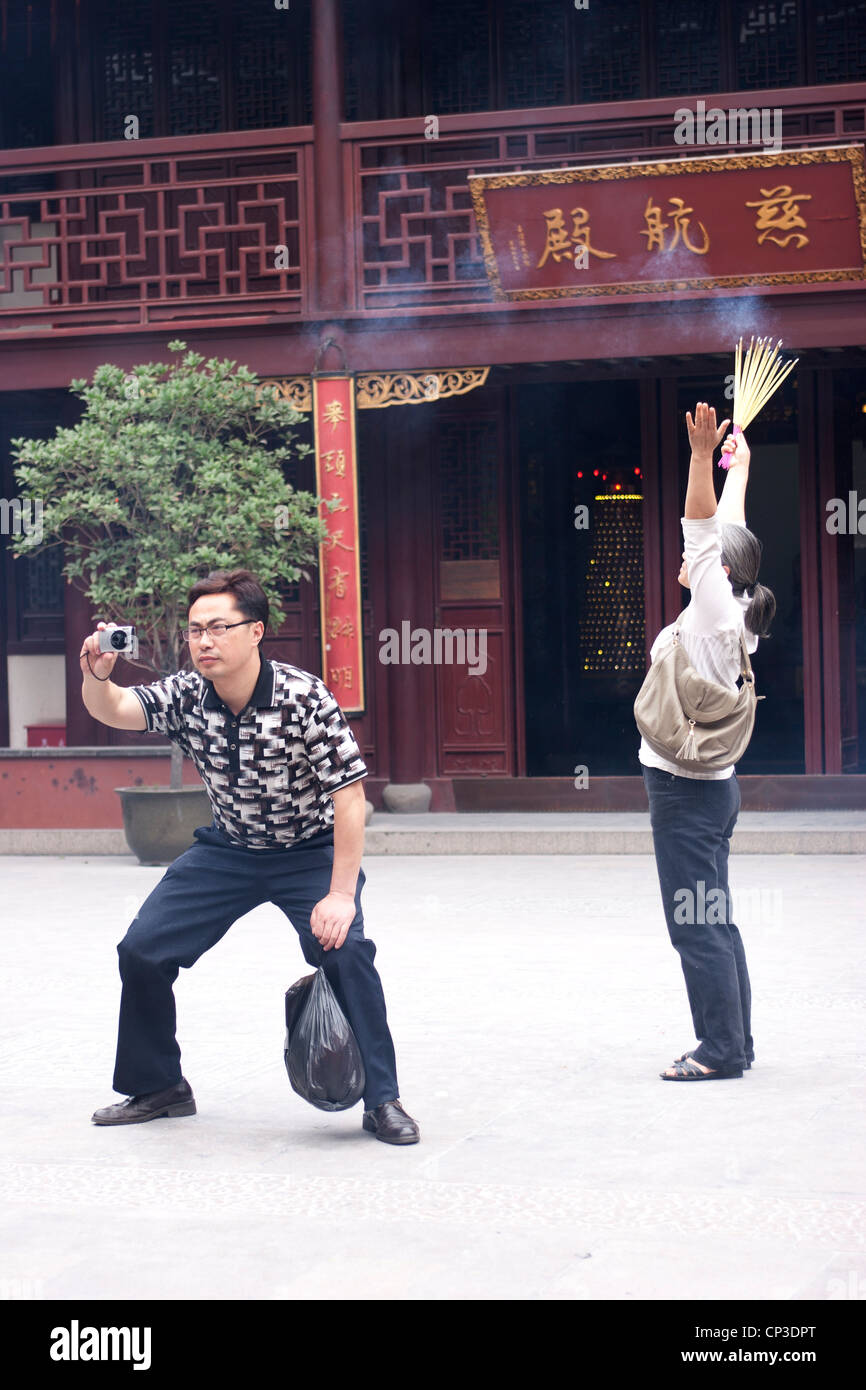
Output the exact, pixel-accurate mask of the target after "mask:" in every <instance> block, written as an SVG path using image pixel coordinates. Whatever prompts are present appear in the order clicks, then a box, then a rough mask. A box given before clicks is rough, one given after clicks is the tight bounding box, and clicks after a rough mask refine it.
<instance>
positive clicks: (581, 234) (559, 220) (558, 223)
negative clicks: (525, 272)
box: [536, 208, 616, 270]
mask: <svg viewBox="0 0 866 1390" xmlns="http://www.w3.org/2000/svg"><path fill="white" fill-rule="evenodd" d="M570 216H571V218H572V231H571V236H570V237H569V235H568V232H567V231H566V229H565V219H564V217H563V215H562V208H551V209H550V211H549V212H545V214H544V217H545V220H546V222H547V245H546V246H545V248H544V254H543V256H542V257H541V260H540V261H539V262H538V265H537V266H536V269H537V270H540V269H541V267H542V266H543V265H544V264H545V262H546V260H547V258H548V256H552V257H553V259H554V260H555V261H556V263H557V265H558V264H559V262H560V261H561V260H562V258H563V256H568V257H569V259H571V257H572V256H573V255H574V251H575V248H578V249H582V250H583V251H584V252H585V253H586V255H587V256H598V257H599V258H600V259H601V260H605V261H610V260H615V259H616V252H615V251H596V249H595V247H594V246H591V245H590V228H589V213H588V212H587V210H586V208H572V209H571V213H570Z"/></svg>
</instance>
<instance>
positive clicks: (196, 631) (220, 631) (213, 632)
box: [180, 618, 258, 642]
mask: <svg viewBox="0 0 866 1390" xmlns="http://www.w3.org/2000/svg"><path fill="white" fill-rule="evenodd" d="M256 622H258V618H244V619H243V620H242V622H239V623H208V625H207V627H199V626H198V624H197V623H193V624H192V626H191V627H183V628H181V630H180V635H181V637H182V638H183V640H184V642H200V641H201V639H202V638H203V637H204V635H205V633H207V635H208V636H209V637H225V635H226V633H227V632H228V630H229V628H230V627H245V626H246V625H247V623H256Z"/></svg>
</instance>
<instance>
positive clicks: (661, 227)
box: [641, 194, 710, 256]
mask: <svg viewBox="0 0 866 1390" xmlns="http://www.w3.org/2000/svg"><path fill="white" fill-rule="evenodd" d="M668 204H669V206H668V214H669V216H671V217H672V218H673V222H674V234H673V236H672V238H671V241H670V244H669V245H668V246H665V237H664V234H665V232H666V231H667V230H668V229H669V227H670V223H669V222H663V221H662V210H661V208H660V207H659V206H658V204H656V203H654V202H653V200H652V194H650V196H649V197H648V198H647V201H646V209H645V210H644V221H645V222H646V227H645V228H644V229H643V231H642V232H641V236H645V237H646V239H647V245H646V249H647V251H673V249H674V247H675V246H676V245H677V243H678V242H679V239H680V236H682V239H683V245H684V246H685V247H686V249H687V250H689V251H692V252H694V254H695V255H696V256H705V255H706V254H707V252H708V251H709V249H710V238H709V234H708V232H707V229H706V227H705V226H704V224H703V222H699V223H698V226H699V227H700V229H701V231H702V232H703V234H704V244H703V246H694V245H693V244H692V241H691V237H690V235H689V221H690V218H691V214H692V213H693V212H694V208H687V207H686V206H685V204H684V202H683V200H682V198H668Z"/></svg>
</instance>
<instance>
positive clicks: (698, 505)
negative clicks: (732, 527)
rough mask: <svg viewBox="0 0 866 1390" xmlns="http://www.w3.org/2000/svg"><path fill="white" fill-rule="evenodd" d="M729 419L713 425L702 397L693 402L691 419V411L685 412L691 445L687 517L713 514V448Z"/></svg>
mask: <svg viewBox="0 0 866 1390" xmlns="http://www.w3.org/2000/svg"><path fill="white" fill-rule="evenodd" d="M730 423H731V422H730V420H723V421H722V423H721V425H719V426H718V428H717V427H716V412H715V410H714V409H712V408H711V407H710V406H708V405H707V403H706V401H699V402H698V404H697V405H696V406H695V418H694V420H693V419H692V416H691V412H690V411H687V412H686V428H687V429H688V432H689V443H690V444H691V446H692V457H691V462H690V463H689V485H688V488H687V489H686V506H685V512H684V515H685V517H686V520H687V521H702V520H704V519H705V518H706V517H710V516H715V514H716V490H715V488H714V487H713V451H714V450H715V449H716V448H717V447H718V445H719V441H720V440H721V439H722V437H723V436H724V433H725V431H726V430H727V428H728V425H729V424H730Z"/></svg>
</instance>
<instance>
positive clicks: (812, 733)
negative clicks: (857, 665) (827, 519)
mask: <svg viewBox="0 0 866 1390" xmlns="http://www.w3.org/2000/svg"><path fill="white" fill-rule="evenodd" d="M815 377H816V373H815V372H814V371H808V370H806V371H801V372H800V374H799V378H798V381H797V401H798V415H799V422H798V430H799V437H798V446H799V454H800V556H801V590H802V605H803V721H804V730H805V745H806V746H805V767H804V771H805V772H806V773H807V774H816V773H822V772H824V771H826V769H825V767H824V719H823V715H824V711H823V708H822V705H823V690H822V676H821V639H820V637H819V633H820V630H821V602H820V592H821V590H820V572H821V546H822V539H821V534H820V532H819V530H818V525H819V524H820V507H819V497H818V480H819V462H818V460H819V454H820V438H819V434H818V423H817V410H816V400H817V388H816V381H815Z"/></svg>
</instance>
